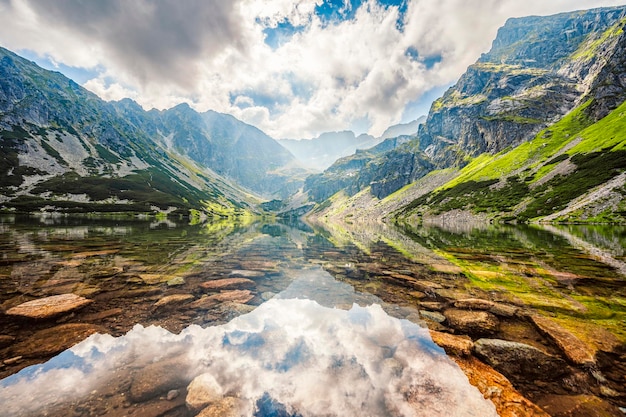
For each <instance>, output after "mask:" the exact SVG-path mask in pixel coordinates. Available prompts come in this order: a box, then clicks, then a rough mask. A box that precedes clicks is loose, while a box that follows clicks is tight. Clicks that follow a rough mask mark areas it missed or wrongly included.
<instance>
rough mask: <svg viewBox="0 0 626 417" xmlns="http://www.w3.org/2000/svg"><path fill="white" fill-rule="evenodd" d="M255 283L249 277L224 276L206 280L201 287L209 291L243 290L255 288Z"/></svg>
mask: <svg viewBox="0 0 626 417" xmlns="http://www.w3.org/2000/svg"><path fill="white" fill-rule="evenodd" d="M254 286H255V283H254V281H252V280H251V279H248V278H224V279H215V280H211V281H206V282H203V283H202V284H200V288H202V289H205V290H208V291H221V290H243V289H248V288H254Z"/></svg>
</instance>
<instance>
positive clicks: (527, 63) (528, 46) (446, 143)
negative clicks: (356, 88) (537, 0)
mask: <svg viewBox="0 0 626 417" xmlns="http://www.w3.org/2000/svg"><path fill="white" fill-rule="evenodd" d="M625 17H626V7H615V8H602V9H594V10H589V11H583V12H574V13H563V14H559V15H555V16H548V17H528V18H519V19H510V20H509V21H507V23H506V24H505V26H504V27H502V28H501V29H500V30H499V31H498V35H497V38H496V39H495V40H494V42H493V46H492V49H491V51H490V52H489V53H487V54H483V55H482V56H481V57H480V59H479V60H478V61H477V62H476V63H475V64H473V65H471V66H470V67H469V68H468V69H467V71H466V73H465V74H464V75H463V76H462V77H461V78H460V79H459V81H458V82H457V83H456V84H455V85H454V86H453V87H451V88H450V89H449V90H448V91H447V92H446V93H445V94H444V95H443V96H442V97H441V98H440V99H438V100H436V101H435V102H434V103H433V105H432V107H431V110H430V112H429V115H428V118H427V120H426V122H425V123H424V124H423V125H421V126H420V128H419V131H418V134H417V136H416V137H415V139H413V140H412V142H411V143H410V144H406V145H404V146H403V147H401V148H398V149H395V150H394V151H392V152H388V153H386V154H383V155H379V156H378V157H377V162H376V164H372V166H371V169H373V170H375V171H376V172H379V173H380V172H384V173H385V174H384V175H380V176H378V175H374V174H373V173H372V172H370V168H368V167H364V168H363V170H362V171H361V172H360V173H358V174H355V175H353V176H352V180H351V181H350V186H351V187H352V188H353V189H357V190H360V189H363V188H365V187H367V186H369V185H370V183H368V182H367V180H368V179H369V180H373V181H374V182H373V183H372V184H371V185H372V192H373V193H374V194H375V195H376V197H379V198H382V197H385V196H386V195H389V194H390V193H392V192H394V191H396V190H397V189H399V188H401V187H403V186H405V185H407V184H409V183H411V182H413V181H416V180H417V179H419V178H421V177H422V176H423V175H425V174H427V173H428V172H430V171H432V170H433V169H442V168H449V167H457V168H461V167H463V166H465V165H466V164H467V163H468V162H469V161H471V160H472V159H473V158H475V157H477V156H479V155H481V154H484V153H488V154H496V153H498V152H501V151H503V150H506V149H509V148H513V147H516V146H518V145H520V144H522V143H526V142H528V141H529V140H531V139H533V138H534V137H535V136H536V134H537V133H538V132H540V131H541V130H542V129H544V128H546V127H547V126H549V125H551V124H552V123H555V122H556V121H558V120H559V119H561V118H562V117H563V116H564V115H565V114H567V113H568V112H569V111H571V110H572V109H573V108H574V107H576V106H578V105H580V104H581V103H583V102H585V101H587V100H588V99H589V98H593V102H592V103H591V105H590V106H588V107H586V110H585V111H586V112H587V113H588V115H589V117H590V119H591V120H593V121H595V120H599V119H600V118H601V117H603V116H606V115H607V114H608V113H609V112H610V111H611V110H613V109H614V108H615V107H617V106H618V105H619V104H620V103H621V102H622V101H623V100H624V98H625V97H626V89H625V88H624V75H623V74H624V56H623V55H624V50H625V49H626V44H625V43H624V32H623V27H624V24H625V23H626V20H625ZM407 167H410V169H409V168H407ZM339 170H340V165H339V164H338V165H337V166H333V167H331V168H330V169H329V170H328V171H327V173H329V174H332V175H327V173H324V174H322V175H321V176H318V177H317V179H311V180H309V181H307V183H306V189H309V190H312V189H315V188H316V187H317V188H320V187H324V188H325V190H324V192H323V193H320V192H316V193H314V194H313V196H314V197H315V196H319V195H332V194H334V193H335V192H337V191H339V190H340V187H339V184H333V183H332V181H327V180H328V179H329V177H332V176H334V177H338V176H340V172H339ZM409 171H410V173H409ZM377 177H380V178H377Z"/></svg>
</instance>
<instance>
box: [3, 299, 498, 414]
mask: <svg viewBox="0 0 626 417" xmlns="http://www.w3.org/2000/svg"><path fill="white" fill-rule="evenodd" d="M168 360H177V361H180V360H184V361H185V362H184V364H185V365H188V367H187V366H181V367H179V368H176V369H178V370H179V372H182V373H185V372H188V374H187V375H186V376H187V378H186V379H187V380H191V379H192V378H193V377H194V376H196V375H200V374H204V373H210V374H211V375H213V376H214V377H215V380H217V381H218V383H219V384H220V385H221V387H222V389H223V391H224V392H226V393H230V394H238V395H239V396H240V398H242V399H244V400H245V401H246V402H245V404H247V406H246V407H247V409H245V410H242V411H243V415H252V414H253V412H254V411H253V407H254V404H255V403H256V401H257V400H258V399H259V398H261V397H263V396H264V394H265V393H267V394H269V396H270V397H271V398H272V399H274V400H275V401H277V402H279V403H282V404H285V406H286V407H287V410H288V411H291V412H298V413H300V414H301V415H303V416H321V415H323V416H330V415H338V416H353V415H354V416H356V415H360V416H367V415H372V416H374V415H389V416H392V415H398V416H405V415H406V416H411V415H428V416H440V415H441V416H443V415H445V416H489V415H493V416H495V415H496V414H495V410H494V409H493V405H492V404H491V403H489V402H486V401H485V400H484V399H483V398H482V396H481V395H480V393H479V392H478V391H477V390H476V389H475V388H474V387H472V386H470V385H469V383H468V382H467V379H466V377H465V375H463V373H462V372H461V371H460V370H459V369H458V367H456V365H454V363H453V362H451V361H450V360H449V359H448V358H447V357H446V356H445V354H443V353H442V351H441V349H439V348H438V347H437V346H436V345H434V344H433V343H432V341H431V340H430V337H429V336H428V331H427V330H426V329H423V328H420V327H419V326H417V325H415V324H413V323H411V322H409V321H406V320H398V319H395V318H392V317H390V316H388V315H387V314H386V313H385V312H384V311H383V310H382V308H381V307H380V306H378V305H372V306H369V307H359V306H357V305H354V306H353V307H352V309H350V310H349V311H345V310H339V309H333V308H326V307H322V306H320V305H319V304H318V303H316V302H315V301H311V300H296V299H290V300H280V299H273V300H270V301H268V302H267V303H265V304H263V305H261V306H260V307H258V308H257V309H256V310H254V311H253V312H252V313H250V314H247V315H245V316H240V317H238V318H236V319H234V320H233V321H231V322H230V323H228V324H226V325H223V326H218V327H210V328H206V329H203V328H201V327H198V326H191V327H189V328H187V329H185V330H184V331H183V332H182V333H181V334H179V335H174V334H172V333H169V332H167V331H166V330H164V329H161V328H158V327H148V328H144V327H141V326H139V325H137V326H135V328H134V329H133V330H132V331H130V332H129V333H128V334H127V335H126V336H123V337H119V338H113V337H111V336H108V335H93V336H91V337H90V338H88V339H87V340H85V341H83V342H82V343H80V344H78V345H77V346H75V347H74V348H72V349H71V350H69V351H66V352H65V353H63V354H61V355H59V356H58V357H56V358H54V359H52V360H51V361H49V362H48V363H46V364H43V365H40V366H36V367H31V368H27V369H26V370H24V371H22V372H21V373H19V374H17V375H14V376H12V377H10V378H7V379H6V380H4V381H3V382H2V385H0V386H1V388H2V389H1V391H0V403H2V404H5V406H3V410H2V411H0V415H3V416H9V415H11V416H14V415H20V414H24V413H25V412H27V410H29V411H31V412H32V411H35V410H36V407H42V408H49V407H50V406H51V404H54V403H55V402H56V401H61V400H63V401H66V402H69V401H74V400H76V399H77V398H80V397H81V396H84V395H87V394H88V393H89V392H90V391H91V390H93V389H97V386H98V385H99V384H102V385H106V384H107V382H108V381H114V380H115V379H116V378H117V379H119V370H120V369H126V368H125V367H126V365H129V364H131V363H132V366H133V367H134V368H136V369H140V368H141V367H143V366H145V365H147V364H149V363H152V362H154V361H168ZM116 371H117V372H118V373H117V374H116ZM407 399H408V400H409V401H408V402H407ZM409 402H410V403H412V404H409ZM31 407H32V409H31Z"/></svg>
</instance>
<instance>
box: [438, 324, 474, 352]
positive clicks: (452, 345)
mask: <svg viewBox="0 0 626 417" xmlns="http://www.w3.org/2000/svg"><path fill="white" fill-rule="evenodd" d="M430 337H431V338H432V339H433V342H435V343H436V344H437V345H439V346H440V347H441V348H443V350H445V351H446V353H447V354H448V355H456V356H469V355H470V354H471V353H472V346H473V345H474V343H473V342H472V339H470V338H469V337H468V336H455V335H453V334H449V333H442V332H437V331H434V330H430Z"/></svg>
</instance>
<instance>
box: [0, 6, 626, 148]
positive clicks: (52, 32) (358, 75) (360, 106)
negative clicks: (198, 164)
mask: <svg viewBox="0 0 626 417" xmlns="http://www.w3.org/2000/svg"><path fill="white" fill-rule="evenodd" d="M624 4H626V0H549V1H546V0H524V1H523V2H521V1H519V0H182V1H181V0H97V1H96V0H93V1H86V0H0V46H2V47H5V48H7V49H10V50H12V51H14V52H16V53H18V54H20V55H22V56H24V57H26V58H28V59H31V60H34V61H35V62H37V63H38V64H40V65H41V66H43V67H45V68H48V69H54V70H57V71H60V72H62V73H64V74H65V75H67V76H68V77H70V78H72V79H74V80H75V81H77V82H78V83H80V84H81V85H83V86H84V87H86V88H87V89H89V90H91V91H92V92H94V93H96V94H98V95H99V96H100V97H102V98H103V99H105V100H120V99H122V98H125V97H128V98H131V99H133V100H135V101H137V102H138V103H139V104H140V105H141V106H143V107H144V108H145V109H146V110H148V109H151V108H157V109H166V108H170V107H173V106H175V105H177V104H179V103H181V102H186V103H189V105H190V106H191V107H193V108H194V109H196V110H197V111H200V112H203V111H206V110H215V111H218V112H222V113H228V114H232V115H233V116H235V117H237V118H239V119H240V120H243V121H245V122H247V123H250V124H252V125H254V126H256V127H258V128H260V129H261V130H263V131H264V132H266V133H267V134H269V135H270V136H272V137H274V138H276V139H281V138H296V139H299V138H311V137H315V136H318V135H319V134H320V133H323V132H328V131H340V130H347V129H350V130H353V131H355V132H356V133H357V134H360V133H364V132H367V133H370V134H372V135H374V136H378V135H380V134H381V133H382V132H383V131H384V130H385V129H386V128H387V127H389V126H391V125H393V124H396V123H406V122H409V121H411V120H414V119H416V118H417V117H419V116H421V115H425V114H427V112H428V108H429V107H430V104H431V102H432V101H433V100H434V99H436V98H437V97H438V96H440V95H441V94H442V93H443V92H444V91H445V89H446V88H447V87H449V86H450V85H452V84H453V83H454V82H455V81H456V80H457V79H458V77H459V76H460V75H461V74H463V72H464V71H465V69H466V68H467V66H468V65H470V64H472V63H473V62H475V61H476V60H477V59H478V58H479V56H480V54H481V53H484V52H487V51H488V50H489V48H490V46H491V42H492V41H493V39H494V37H495V36H496V33H497V29H498V28H499V27H500V26H502V25H503V24H504V23H505V22H506V20H507V19H508V18H510V17H521V16H528V15H548V14H554V13H559V12H564V11H572V10H580V9H589V8H594V7H603V6H615V5H624Z"/></svg>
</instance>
